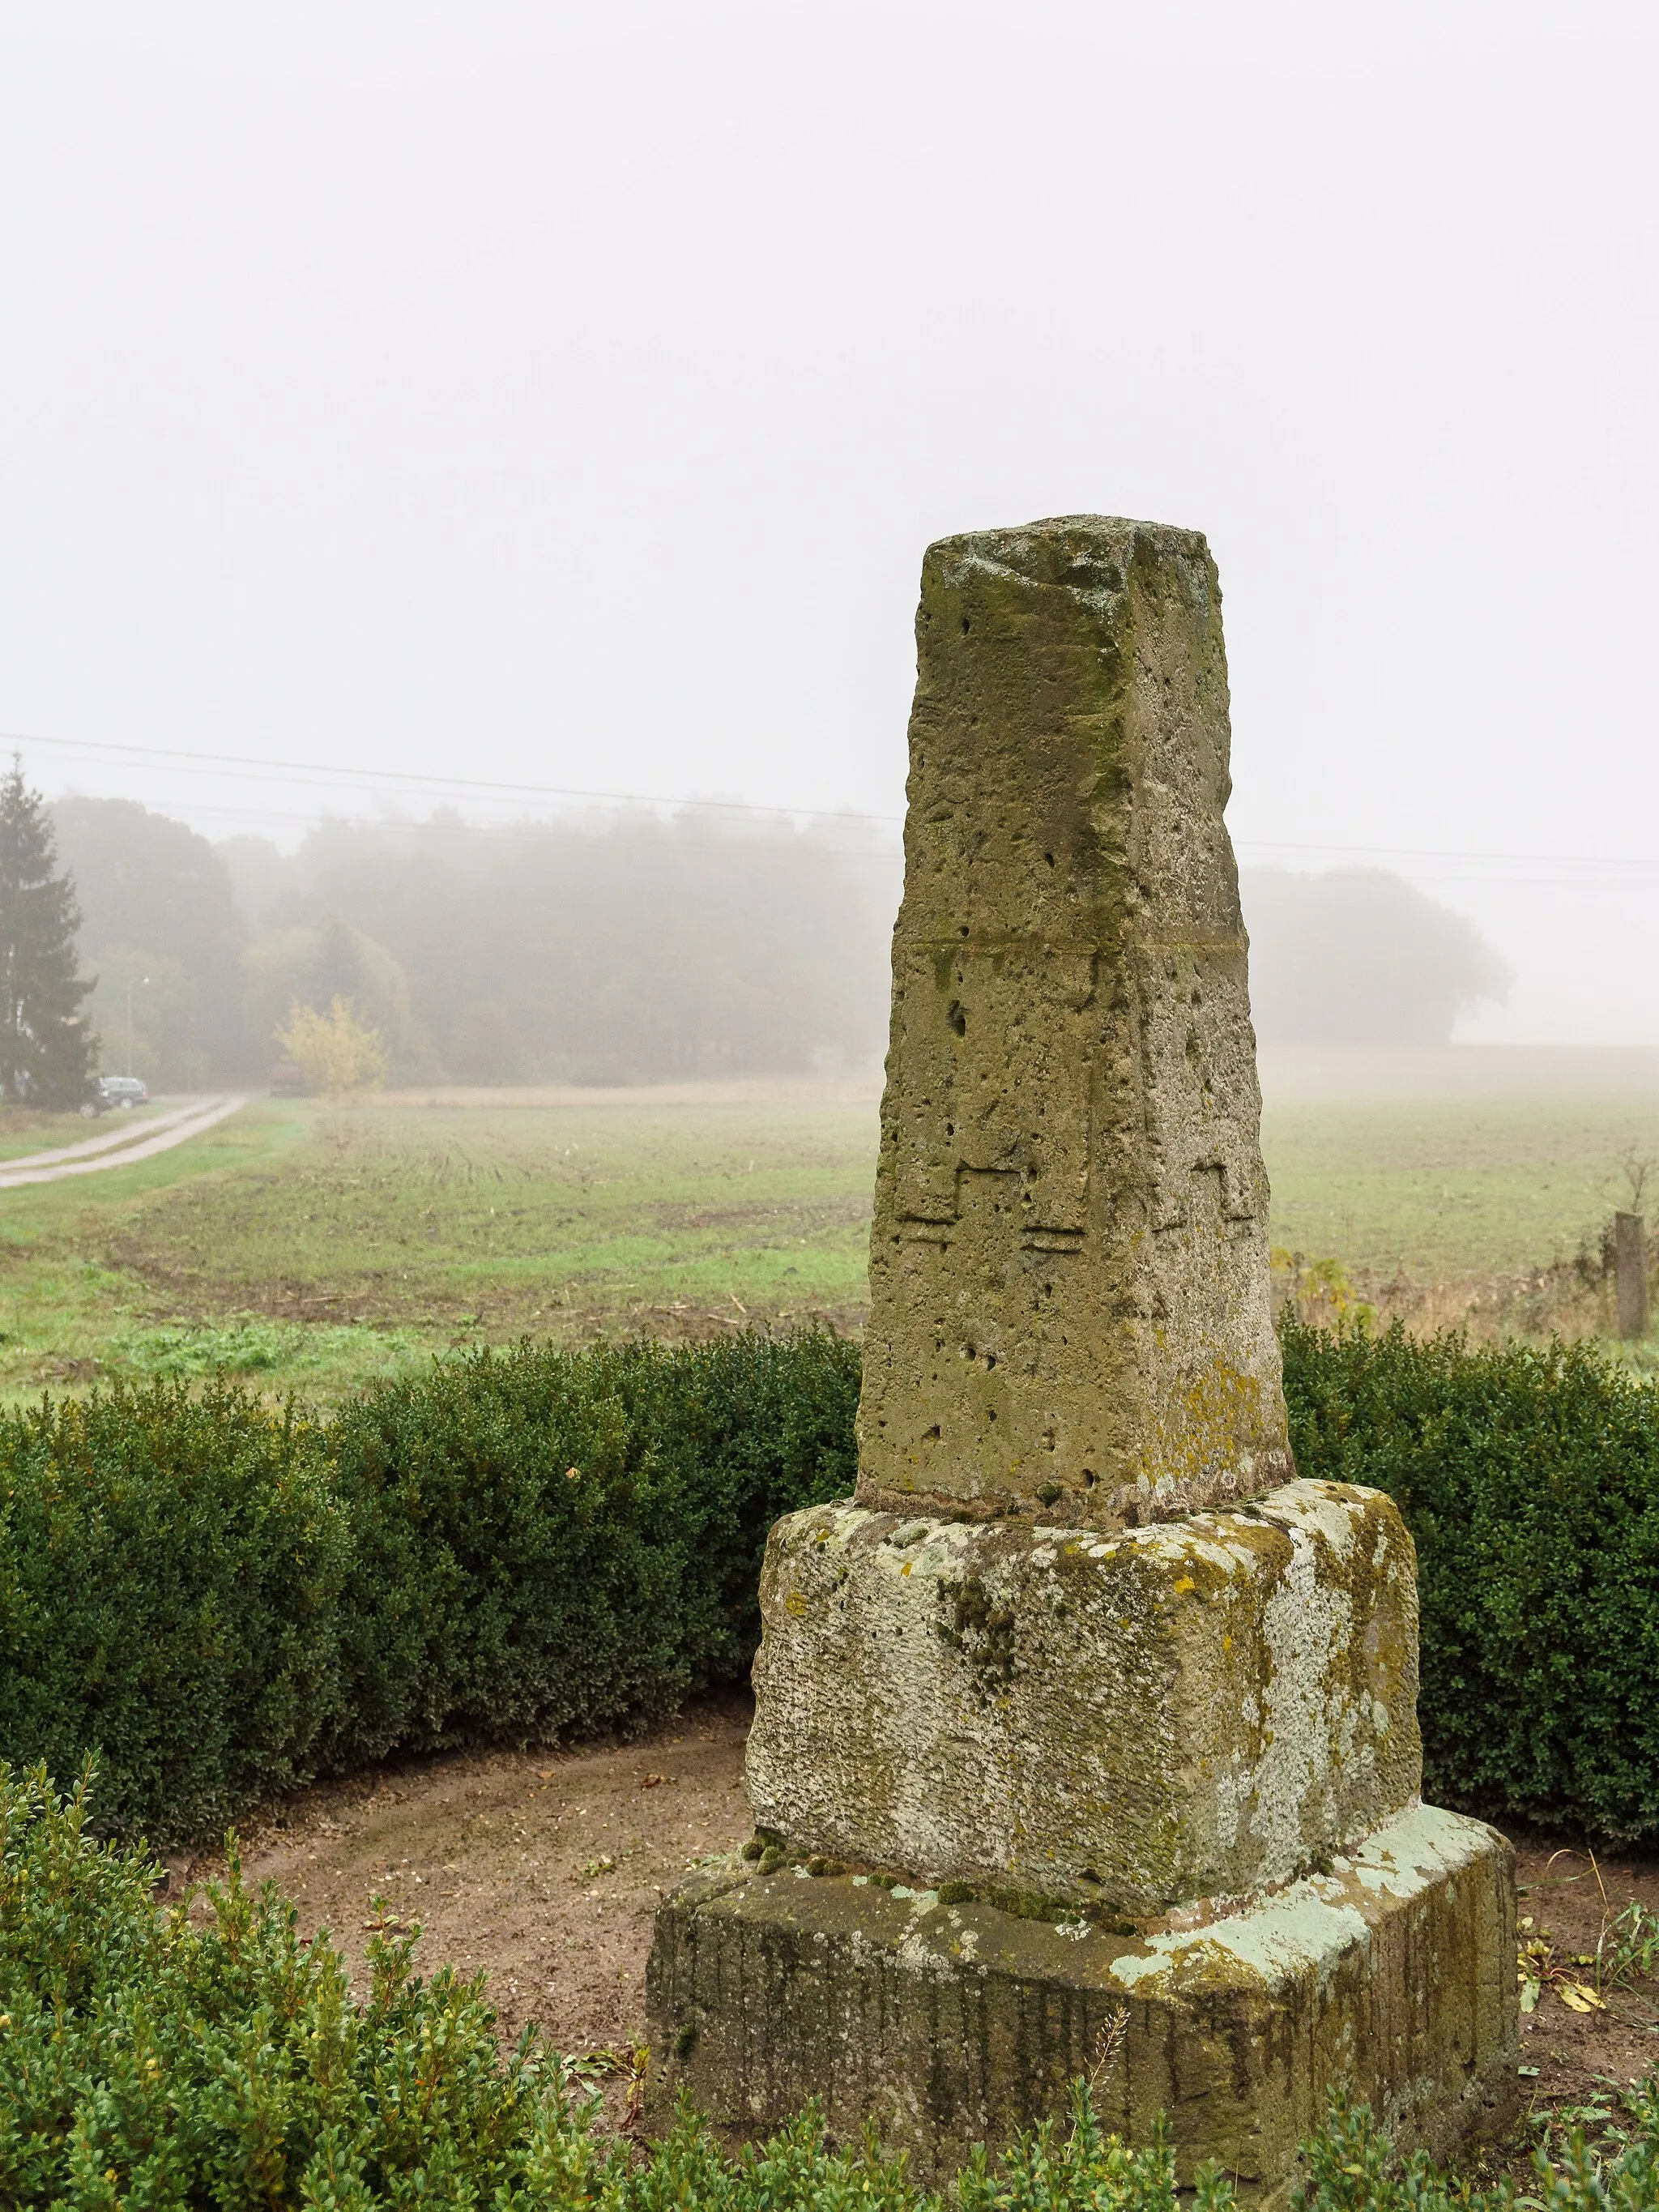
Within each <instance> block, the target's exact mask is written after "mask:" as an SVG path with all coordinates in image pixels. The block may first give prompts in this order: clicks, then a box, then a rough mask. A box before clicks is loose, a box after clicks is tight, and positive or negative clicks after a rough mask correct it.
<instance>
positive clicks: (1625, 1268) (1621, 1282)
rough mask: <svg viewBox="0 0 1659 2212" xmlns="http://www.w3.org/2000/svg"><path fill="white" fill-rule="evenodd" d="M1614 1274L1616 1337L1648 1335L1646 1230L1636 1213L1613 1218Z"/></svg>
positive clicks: (1620, 1214)
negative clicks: (1616, 1297)
mask: <svg viewBox="0 0 1659 2212" xmlns="http://www.w3.org/2000/svg"><path fill="white" fill-rule="evenodd" d="M1613 1273H1614V1277H1615V1279H1616V1282H1617V1285H1618V1295H1619V1334H1620V1336H1645V1335H1646V1334H1647V1333H1648V1230H1647V1224H1646V1222H1645V1221H1644V1220H1643V1218H1642V1217H1641V1215H1640V1214H1639V1213H1615V1214H1614V1215H1613Z"/></svg>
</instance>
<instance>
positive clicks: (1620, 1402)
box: [1283, 1322, 1659, 1841]
mask: <svg viewBox="0 0 1659 2212" xmlns="http://www.w3.org/2000/svg"><path fill="white" fill-rule="evenodd" d="M1283 1343H1284V1347H1285V1395H1286V1397H1287V1398H1288V1400H1289V1402H1290V1408H1291V1445H1292V1448H1293V1449H1294V1451H1295V1454H1296V1463H1297V1469H1298V1471H1299V1472H1300V1473H1301V1474H1304V1475H1323V1476H1328V1477H1329V1478H1330V1479H1331V1480H1334V1481H1338V1482H1366V1483H1373V1484H1375V1485H1376V1486H1377V1487H1378V1488H1379V1489H1383V1490H1386V1491H1388V1492H1389V1494H1390V1495H1391V1496H1392V1497H1393V1498H1394V1499H1395V1502H1396V1504H1398V1505H1399V1507H1400V1510H1401V1512H1402V1513H1403V1514H1404V1516H1405V1517H1406V1521H1407V1525H1408V1526H1409V1528H1410V1529H1411V1532H1412V1534H1413V1536H1414V1537H1415V1539H1416V1541H1417V1552H1418V1565H1419V1590H1420V1595H1421V1602H1422V1648H1423V1683H1422V1693H1421V1696H1420V1698H1419V1712H1420V1713H1421V1716H1422V1722H1423V1745H1424V1766H1425V1775H1424V1787H1425V1793H1426V1794H1427V1795H1428V1796H1430V1797H1431V1798H1433V1799H1435V1800H1437V1802H1440V1803H1443V1804H1450V1805H1455V1806H1458V1807H1461V1808H1466V1809H1468V1810H1470V1811H1474V1812H1481V1813H1486V1814H1522V1815H1524V1816H1526V1817H1528V1818H1531V1819H1534V1820H1541V1821H1547V1822H1557V1823H1559V1822H1567V1823H1571V1825H1573V1826H1578V1827H1583V1828H1584V1829H1586V1830H1588V1831H1589V1832H1591V1833H1594V1834H1600V1835H1604V1836H1607V1837H1611V1838H1619V1839H1623V1840H1627V1841H1634V1840H1642V1841H1651V1840H1652V1839H1653V1838H1656V1837H1659V1389H1656V1388H1655V1386H1654V1385H1653V1384H1651V1383H1645V1382H1643V1381H1641V1380H1639V1379H1638V1378H1637V1377H1635V1376H1632V1375H1631V1374H1630V1373H1629V1372H1628V1371H1627V1370H1623V1369H1620V1368H1618V1367H1615V1366H1613V1364H1611V1363H1610V1362H1609V1361H1608V1360H1607V1358H1605V1357H1604V1356H1603V1355H1602V1354H1601V1352H1598V1351H1597V1350H1596V1348H1595V1346H1593V1345H1588V1344H1573V1345H1567V1344H1560V1343H1556V1344H1553V1345H1551V1346H1548V1347H1547V1348H1545V1349H1543V1350H1534V1349H1528V1348H1526V1347H1524V1346H1491V1347H1480V1348H1476V1347H1472V1346H1469V1345H1468V1343H1467V1342H1465V1340H1463V1339H1462V1337H1461V1336H1458V1335H1455V1334H1448V1335H1443V1336H1438V1337H1435V1338H1433V1339H1431V1340H1429V1341H1428V1342H1425V1343H1419V1342H1417V1341H1415V1340H1413V1339H1412V1338H1410V1337H1408V1336H1407V1335H1406V1334H1405V1333H1404V1331H1403V1330H1401V1329H1400V1328H1392V1329H1390V1330H1389V1331H1388V1332H1387V1333H1386V1334H1381V1335H1371V1334H1366V1333H1364V1332H1363V1331H1350V1332H1346V1333H1344V1334H1330V1333H1328V1332H1327V1331H1323V1330H1320V1329H1312V1328H1302V1327H1299V1326H1297V1324H1295V1323H1294V1322H1292V1323H1291V1324H1289V1325H1288V1326H1286V1328H1285V1330H1284V1332H1283Z"/></svg>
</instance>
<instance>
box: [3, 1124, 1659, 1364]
mask: <svg viewBox="0 0 1659 2212" xmlns="http://www.w3.org/2000/svg"><path fill="white" fill-rule="evenodd" d="M1350 1089H1352V1086H1350ZM472 1098H473V1100H474V1101H479V1100H480V1098H481V1099H482V1103H465V1102H463V1101H459V1100H455V1099H440V1100H438V1101H436V1102H435V1103H410V1102H407V1101H398V1100H384V1101H380V1102H377V1103H371V1104H367V1105H362V1106H353V1107H347V1108H331V1107H327V1106H324V1105H321V1104H319V1103H313V1102H308V1101H301V1102H278V1101H273V1100H261V1101H258V1102H257V1103H254V1104H253V1105H252V1106H250V1107H248V1108H247V1109H245V1110H244V1111H243V1112H242V1113H241V1114H240V1115H236V1116H235V1117H234V1118H233V1119H232V1120H230V1121H226V1122H223V1123H222V1124H221V1125H220V1126H219V1127H216V1128H215V1129H212V1130H210V1132H209V1133H207V1134H206V1135H205V1136H203V1137H200V1138H197V1139H192V1140H191V1142H190V1143H188V1144H186V1145H183V1146H179V1147H178V1149H176V1150H175V1151H173V1152H165V1153H162V1154H161V1155H160V1156H159V1157H157V1158H154V1159H150V1160H147V1161H143V1162H141V1163H139V1164H137V1165H135V1166H132V1167H128V1168H118V1169H114V1170H110V1171H109V1172H107V1173H105V1174H100V1175H96V1176H82V1177H77V1178H75V1179H72V1180H70V1181H69V1182H62V1183H56V1184H46V1185H42V1186H39V1187H36V1188H28V1189H23V1190H11V1191H0V1392H3V1393H4V1394H5V1395H9V1396H11V1397H14V1398H15V1397H16V1396H17V1395H21V1394H27V1393H29V1392H32V1391H34V1390H37V1389H40V1388H41V1387H42V1386H46V1387H48V1388H52V1387H58V1388H62V1387H77V1386H79V1387H83V1386H84V1385H85V1384H86V1383H88V1382H89V1381H93V1380H95V1379H97V1378H100V1377H107V1376H118V1375H125V1376H146V1375H154V1374H174V1375H185V1376H188V1375H196V1374H202V1373H205V1372H207V1371H208V1370H210V1368H212V1367H213V1366H215V1365H218V1364H225V1365H228V1366H230V1367H232V1368H233V1369H234V1370H237V1371H239V1372H241V1373H243V1374H246V1375H247V1376H250V1377H251V1378H255V1379H258V1380H259V1381H260V1382H262V1383H264V1384H266V1385H267V1386H268V1387H270V1388H272V1389H288V1388H294V1389H300V1390H301V1391H304V1392H306V1393H307V1394H310V1395H316V1396H319V1397H323V1398H326V1397H328V1396H330V1395H333V1394H336V1393H337V1392H338V1391H339V1390H341V1389H345V1388H347V1387H349V1385H350V1384H351V1383H354V1382H356V1381H358V1380H361V1379H362V1378H364V1377H366V1376H371V1375H377V1374H386V1373H391V1372H395V1371H397V1370H400V1369H406V1368H409V1367H410V1366H414V1365H418V1364H421V1363H422V1362H423V1361H425V1360H426V1359H428V1358H430V1357H431V1355H432V1354H433V1353H435V1352H444V1351H447V1350H449V1349H450V1348H452V1347H453V1346H460V1345H468V1344H477V1343H482V1342H501V1341H504V1340H510V1339H512V1338H514V1337H516V1336H518V1335H520V1334H523V1333H526V1332H529V1333H531V1334H536V1335H544V1334H550V1335H558V1336H562V1337H568V1338H572V1339H580V1338H585V1337H588V1336H591V1335H592V1334H597V1333H599V1332H600V1331H609V1330H616V1329H627V1330H642V1331H647V1332H649V1333H650V1334H657V1335H671V1336H673V1335H709V1334H714V1333H716V1332H717V1331H719V1330H721V1329H724V1328H739V1327H742V1326H743V1325H744V1323H745V1322H748V1321H751V1320H753V1321H759V1322H770V1323H775V1322H788V1321H789V1320H791V1319H795V1318H806V1317H811V1316H818V1317H821V1318H823V1319H824V1320H826V1321H828V1322H831V1323H832V1324H833V1325H835V1326H836V1327H840V1328H848V1327H854V1326H856V1325H857V1323H858V1322H859V1320H860V1317H861V1314H862V1309H863V1301H864V1295H865V1244H866V1235H867V1225H868V1219H869V1206H870V1187H871V1177H872V1167H873V1161H874V1150H875V1134H876V1115H875V1106H874V1103H873V1101H872V1100H866V1101H862V1102H856V1101H855V1102H852V1103H848V1102H847V1101H845V1100H841V1101H833V1100H832V1101H824V1102H822V1103H812V1102H811V1101H810V1100H804V1099H800V1098H793V1099H791V1098H787V1097H779V1098H774V1099H768V1098H766V1097H758V1096H749V1097H732V1098H727V1099H723V1100H722V1099H718V1098H708V1099H705V1100H703V1101H702V1102H700V1103H698V1102H692V1103H685V1102H684V1101H682V1102H681V1103H673V1102H672V1101H671V1100H670V1099H668V1098H665V1100H664V1102H663V1103H650V1102H649V1101H645V1102H641V1101H640V1100H638V1099H637V1098H635V1100H633V1101H631V1102H629V1103H607V1102H605V1101H603V1100H601V1099H594V1100H592V1101H582V1100H580V1098H579V1099H577V1100H576V1101H574V1102H572V1101H571V1100H569V1099H568V1098H566V1099H564V1100H563V1101H562V1102H560V1103H548V1102H547V1101H545V1100H542V1101H537V1100H534V1099H522V1100H520V1099H515V1098H514V1097H511V1096H509V1097H503V1098H499V1099H491V1098H489V1095H488V1094H482V1095H481V1094H472ZM1269 1101H1270V1103H1269V1105H1268V1108H1267V1114H1266V1117H1265V1121H1264V1146H1265V1149H1266V1152H1267V1161H1268V1167H1269V1171H1270V1174H1271V1176H1272V1179H1273V1235H1274V1239H1275V1242H1276V1243H1279V1244H1280V1245H1281V1246H1284V1247H1285V1248H1287V1249H1293V1250H1296V1251H1299V1252H1302V1253H1304V1254H1306V1255H1308V1256H1309V1257H1310V1259H1322V1258H1326V1257H1334V1258H1335V1259H1337V1260H1339V1261H1341V1263H1342V1264H1343V1266H1344V1267H1345V1268H1346V1270H1347V1271H1349V1273H1351V1274H1352V1277H1353V1278H1354V1280H1355V1283H1356V1285H1357V1286H1358V1288H1359V1290H1360V1291H1362V1292H1363V1294H1364V1296H1365V1297H1369V1298H1371V1299H1373V1300H1375V1301H1377V1302H1379V1303H1381V1304H1383V1306H1384V1308H1385V1310H1401V1311H1405V1312H1407V1313H1408V1314H1410V1315H1412V1316H1413V1317H1414V1318H1416V1319H1418V1320H1419V1321H1422V1322H1437V1321H1440V1320H1444V1319H1456V1318H1460V1317H1462V1315H1463V1314H1464V1313H1466V1312H1468V1311H1470V1310H1474V1314H1475V1316H1476V1319H1477V1321H1479V1319H1480V1316H1481V1315H1482V1314H1483V1313H1484V1314H1485V1315H1486V1317H1487V1319H1488V1321H1489V1322H1491V1323H1492V1325H1494V1326H1503V1327H1520V1328H1537V1327H1547V1326H1549V1325H1550V1324H1551V1322H1562V1323H1564V1324H1565V1325H1567V1326H1569V1327H1578V1326H1587V1327H1594V1326H1595V1313H1594V1311H1593V1310H1592V1306H1593V1301H1592V1302H1590V1304H1586V1303H1585V1301H1584V1299H1583V1297H1579V1299H1578V1303H1577V1305H1576V1306H1575V1305H1573V1304H1572V1301H1571V1298H1568V1299H1566V1300H1565V1303H1564V1302H1563V1300H1562V1299H1561V1298H1556V1299H1555V1302H1554V1304H1549V1303H1548V1301H1547V1300H1546V1301H1545V1302H1544V1303H1543V1304H1541V1303H1540V1297H1541V1294H1538V1295H1533V1296H1532V1302H1531V1304H1530V1305H1528V1304H1527V1303H1526V1300H1525V1299H1524V1298H1522V1300H1521V1301H1520V1303H1519V1304H1517V1303H1516V1298H1515V1297H1514V1295H1513V1293H1514V1292H1515V1291H1516V1286H1517V1285H1522V1286H1523V1285H1526V1284H1527V1283H1528V1281H1535V1280H1536V1279H1538V1278H1540V1277H1541V1273H1543V1271H1546V1270H1547V1269H1548V1268H1549V1267H1550V1263H1551V1262H1553V1261H1564V1262H1565V1261H1571V1257H1572V1255H1573V1254H1574V1253H1575V1252H1576V1251H1577V1249H1579V1247H1580V1245H1581V1244H1582V1243H1583V1242H1584V1241H1585V1240H1586V1239H1589V1240H1590V1241H1591V1242H1592V1243H1594V1240H1595V1237H1596V1236H1597V1234H1598V1232H1599V1229H1600V1225H1601V1223H1602V1221H1604V1220H1605V1219H1606V1218H1607V1215H1608V1214H1609V1213H1610V1212H1612V1210H1613V1206H1615V1205H1617V1204H1623V1203H1626V1200H1627V1194H1628V1191H1627V1183H1626V1176H1625V1174H1624V1171H1623V1169H1622V1168H1621V1165H1620V1157H1621V1155H1623V1154H1626V1153H1628V1152H1632V1151H1633V1152H1635V1153H1636V1154H1637V1155H1638V1156H1642V1155H1644V1154H1648V1153H1651V1154H1652V1155H1653V1156H1655V1157H1656V1158H1659V1085H1655V1086H1653V1087H1652V1089H1651V1090H1650V1089H1649V1088H1648V1087H1646V1086H1645V1085H1642V1084H1636V1085H1632V1084H1629V1083H1622V1084H1620V1085H1613V1086H1610V1087H1609V1088H1608V1089H1607V1091H1605V1092H1598V1091H1595V1090H1594V1089H1593V1088H1592V1089H1590V1090H1585V1089H1584V1088H1583V1086H1582V1085H1581V1086H1580V1087H1579V1088H1578V1089H1577V1090H1570V1091H1563V1090H1562V1089H1561V1088H1560V1087H1559V1085H1557V1086H1556V1087H1555V1088H1554V1089H1553V1090H1551V1089H1550V1088H1549V1087H1548V1086H1547V1085H1540V1086H1539V1087H1538V1088H1537V1089H1536V1090H1535V1091H1534V1095H1531V1096H1517V1095H1516V1093H1515V1086H1514V1084H1513V1082H1511V1083H1510V1084H1509V1085H1507V1087H1505V1086H1503V1085H1500V1086H1498V1087H1497V1088H1496V1089H1493V1088H1491V1087H1488V1088H1487V1089H1486V1090H1484V1091H1483V1090H1481V1089H1480V1088H1479V1087H1478V1086H1477V1087H1476V1089H1474V1091H1468V1090H1467V1089H1466V1090H1465V1091H1464V1092H1463V1093H1462V1095H1459V1096H1455V1097H1447V1096H1434V1095H1425V1094H1424V1093H1423V1092H1422V1091H1420V1089H1419V1091H1410V1090H1409V1089H1408V1090H1407V1092H1406V1094H1405V1095H1397V1096H1394V1097H1386V1096H1384V1097H1379V1096H1374V1095H1361V1096H1353V1095H1337V1096H1329V1095H1325V1096H1313V1095H1303V1096H1297V1086H1296V1085H1294V1084H1291V1083H1288V1082H1281V1083H1279V1084H1278V1085H1270V1086H1269ZM98 1126H99V1127H100V1128H103V1127H108V1126H109V1125H107V1124H100V1125H98ZM88 1128H89V1125H88V1123H86V1122H83V1121H78V1120H77V1121H65V1122H64V1123H63V1124H62V1125H61V1126H58V1125H54V1124H46V1123H42V1122H36V1123H35V1124H33V1126H31V1127H27V1128H21V1129H14V1130H0V1158H8V1157H9V1158H15V1157H16V1156H17V1155H18V1154H19V1153H21V1152H29V1151H34V1150H39V1149H43V1148H44V1147H46V1146H50V1145H55V1144H58V1143H64V1142H74V1141H76V1139H77V1138H79V1137H82V1136H84V1135H86V1134H87V1133H88ZM1650 1204H1651V1205H1652V1209H1653V1210H1654V1211H1655V1212H1659V1177H1656V1190H1655V1193H1654V1197H1653V1200H1651V1201H1650ZM1557 1287H1558V1288H1559V1285H1558V1286H1557ZM1384 1293H1386V1295H1384ZM1552 1296H1553V1293H1552Z"/></svg>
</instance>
